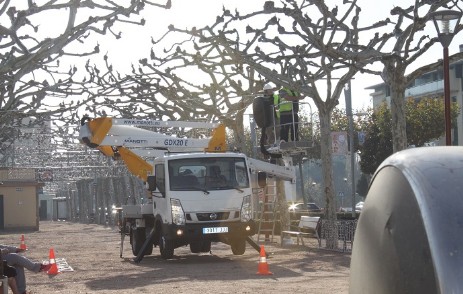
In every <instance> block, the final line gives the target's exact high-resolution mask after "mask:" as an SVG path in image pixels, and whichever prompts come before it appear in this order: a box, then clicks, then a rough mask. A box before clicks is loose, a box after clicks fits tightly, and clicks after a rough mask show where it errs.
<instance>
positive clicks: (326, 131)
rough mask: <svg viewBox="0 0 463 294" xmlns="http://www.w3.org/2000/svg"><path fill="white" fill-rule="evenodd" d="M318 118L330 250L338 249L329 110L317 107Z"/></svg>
mask: <svg viewBox="0 0 463 294" xmlns="http://www.w3.org/2000/svg"><path fill="white" fill-rule="evenodd" d="M319 118H320V133H321V139H320V147H321V154H320V155H321V158H322V172H323V184H324V188H323V191H322V193H323V194H324V196H325V219H326V222H327V228H328V231H327V235H326V236H327V237H326V247H327V248H330V249H337V248H338V233H337V226H336V199H335V192H334V191H333V190H332V187H334V181H333V164H332V162H333V159H332V153H331V148H332V142H331V110H326V109H324V108H322V107H319Z"/></svg>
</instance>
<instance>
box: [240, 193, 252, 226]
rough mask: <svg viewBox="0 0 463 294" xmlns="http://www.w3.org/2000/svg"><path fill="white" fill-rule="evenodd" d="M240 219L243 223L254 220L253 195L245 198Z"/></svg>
mask: <svg viewBox="0 0 463 294" xmlns="http://www.w3.org/2000/svg"><path fill="white" fill-rule="evenodd" d="M240 218H241V221H242V222H247V221H250V220H251V219H252V209H251V195H247V196H244V197H243V203H242V204H241V213H240Z"/></svg>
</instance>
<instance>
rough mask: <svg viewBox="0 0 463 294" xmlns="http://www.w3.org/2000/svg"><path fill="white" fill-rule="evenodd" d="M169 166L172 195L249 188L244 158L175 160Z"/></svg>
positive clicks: (170, 161)
mask: <svg viewBox="0 0 463 294" xmlns="http://www.w3.org/2000/svg"><path fill="white" fill-rule="evenodd" d="M168 166H169V179H170V190H171V191H190V190H191V191H198V190H201V191H209V190H230V189H237V190H238V191H241V188H248V187H249V178H248V173H247V169H246V163H245V161H244V158H232V157H225V158H224V157H202V158H200V157H198V158H187V159H172V160H169V165H168Z"/></svg>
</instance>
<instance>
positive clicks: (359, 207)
mask: <svg viewBox="0 0 463 294" xmlns="http://www.w3.org/2000/svg"><path fill="white" fill-rule="evenodd" d="M362 208H363V201H360V202H358V203H357V204H356V205H355V211H357V212H360V211H362Z"/></svg>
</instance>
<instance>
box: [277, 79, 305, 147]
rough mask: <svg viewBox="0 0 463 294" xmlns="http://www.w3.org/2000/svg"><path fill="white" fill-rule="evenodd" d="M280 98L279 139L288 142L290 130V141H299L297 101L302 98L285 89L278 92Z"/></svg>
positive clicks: (296, 93) (294, 92)
mask: <svg viewBox="0 0 463 294" xmlns="http://www.w3.org/2000/svg"><path fill="white" fill-rule="evenodd" d="M278 95H279V96H280V105H279V114H280V125H281V128H280V139H281V141H285V142H289V131H290V130H291V141H293V142H294V141H298V140H299V115H298V112H299V100H301V99H303V98H304V97H303V96H302V95H301V94H300V93H298V92H296V91H292V90H289V89H287V88H281V89H280V90H279V91H278Z"/></svg>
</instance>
